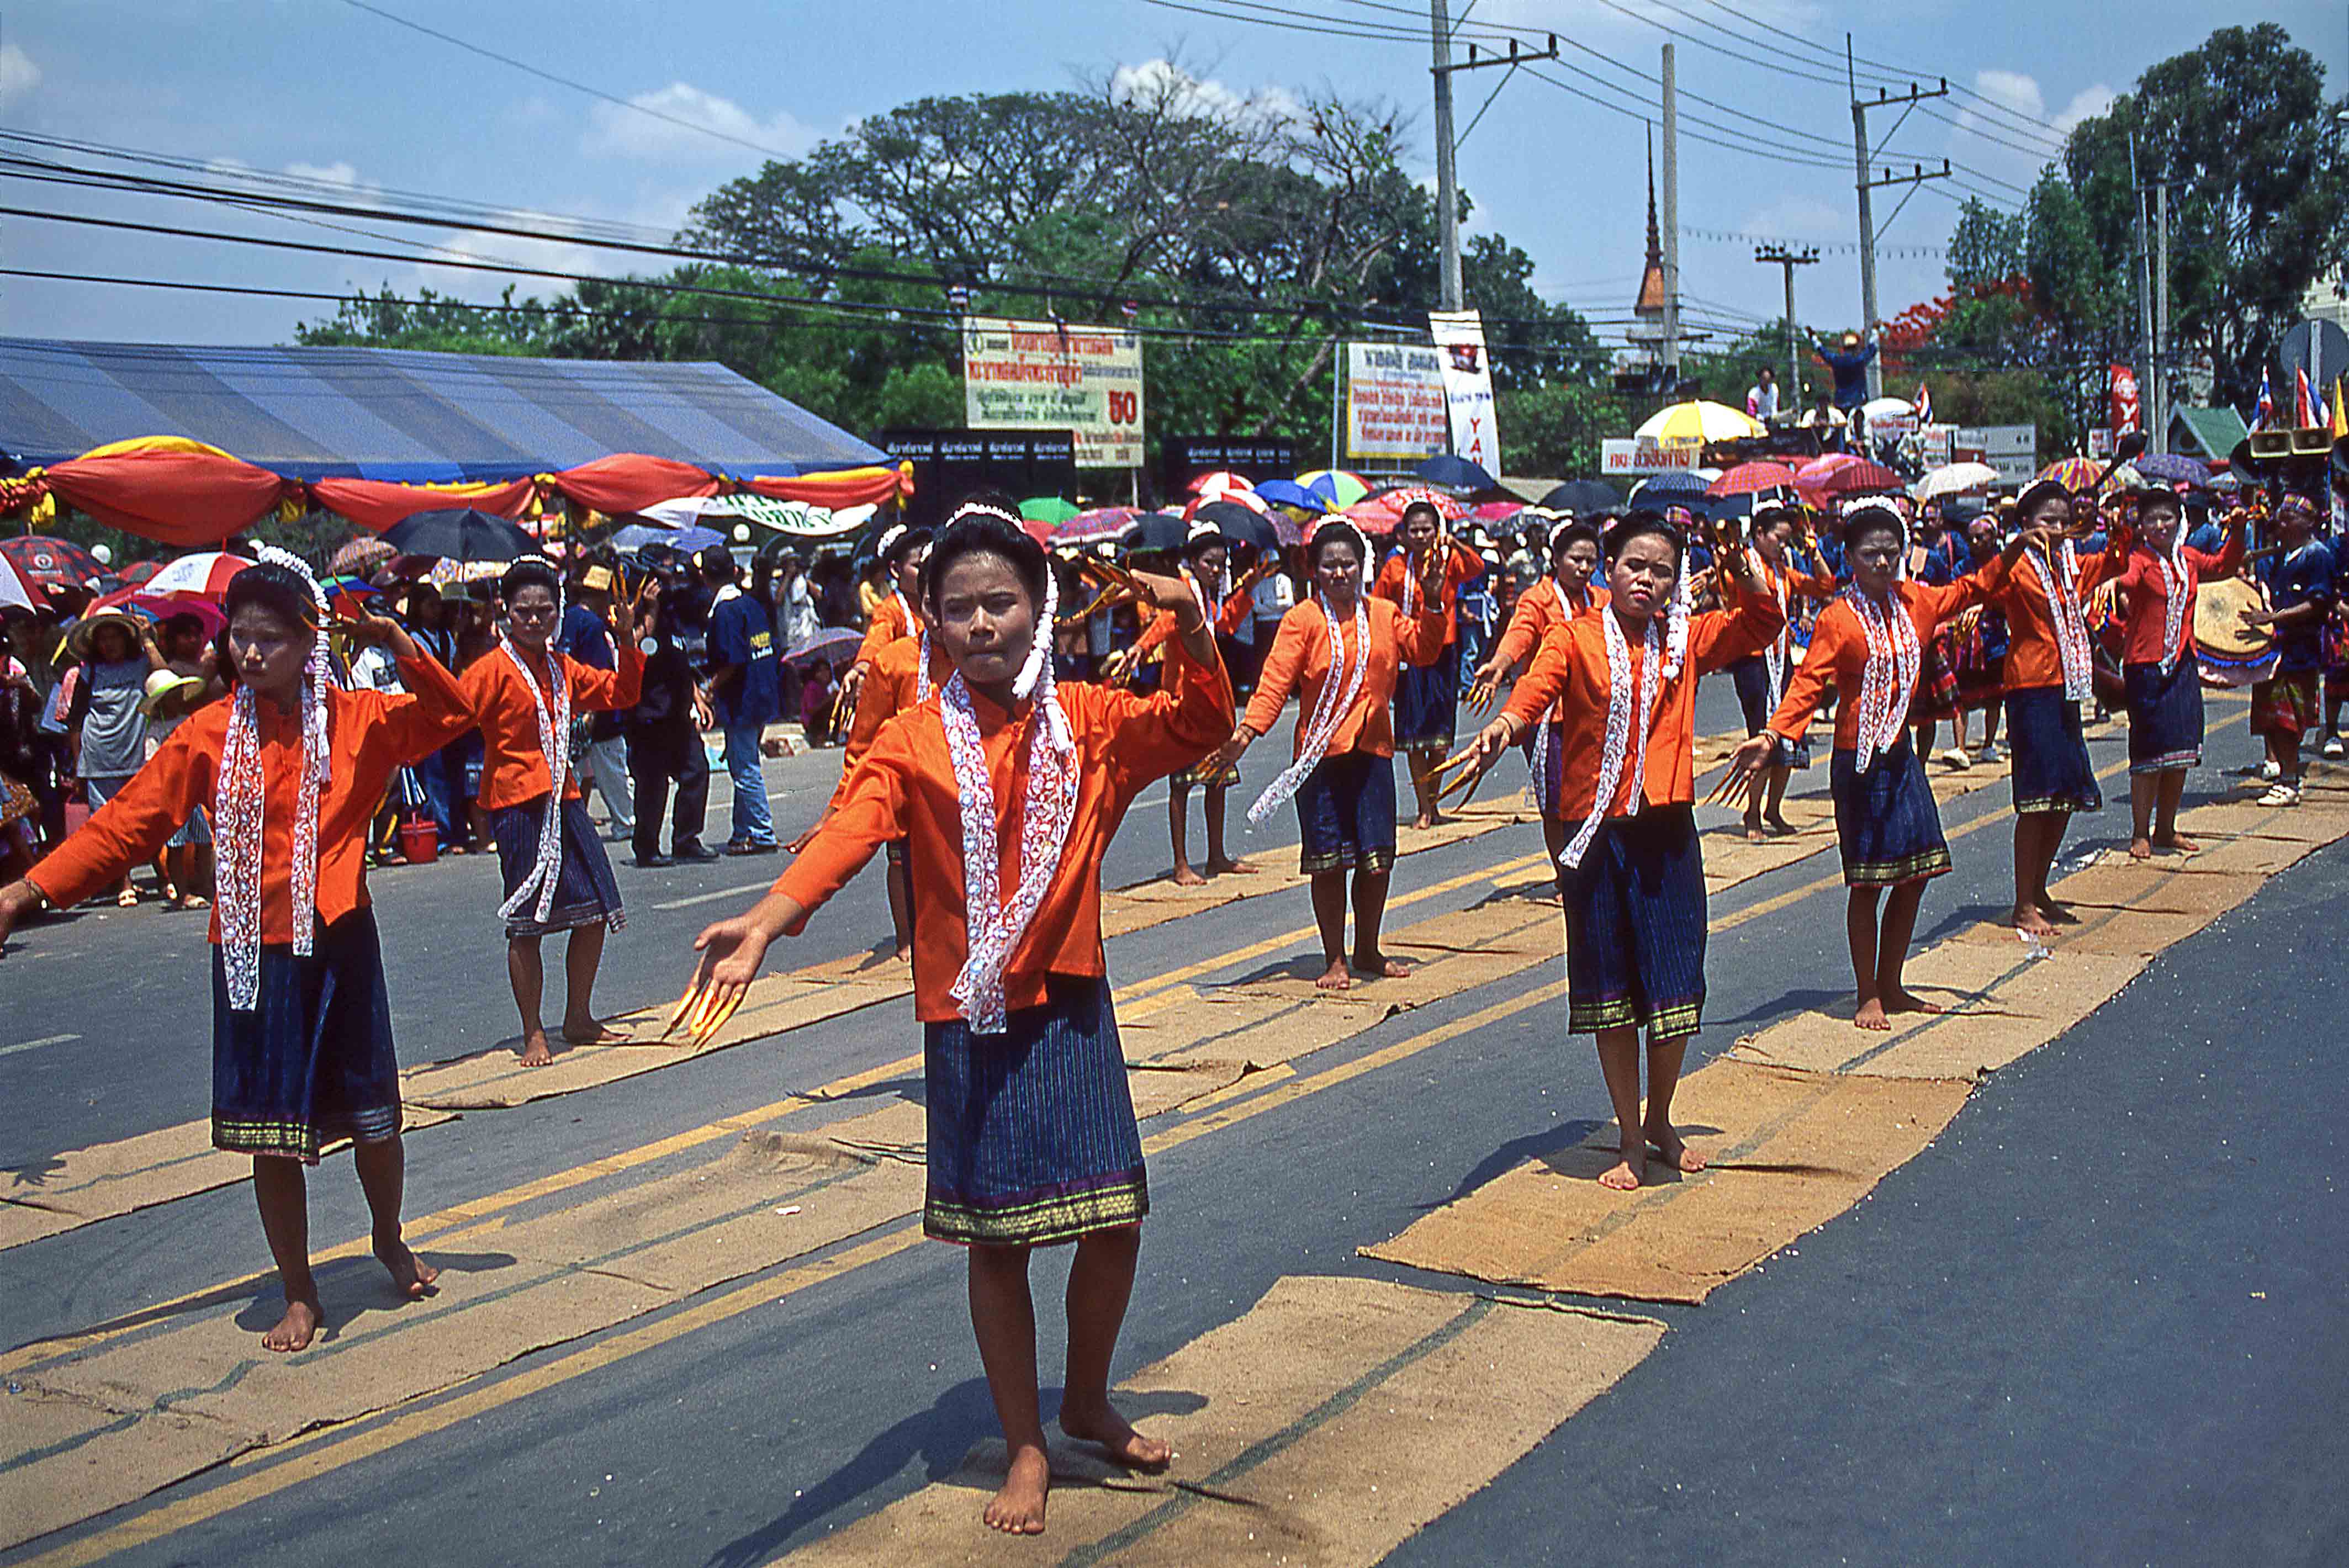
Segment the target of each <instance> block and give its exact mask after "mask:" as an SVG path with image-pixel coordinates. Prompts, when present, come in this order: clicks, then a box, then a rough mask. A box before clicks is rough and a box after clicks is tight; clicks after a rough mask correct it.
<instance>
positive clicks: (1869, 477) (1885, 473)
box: [1795, 454, 1905, 497]
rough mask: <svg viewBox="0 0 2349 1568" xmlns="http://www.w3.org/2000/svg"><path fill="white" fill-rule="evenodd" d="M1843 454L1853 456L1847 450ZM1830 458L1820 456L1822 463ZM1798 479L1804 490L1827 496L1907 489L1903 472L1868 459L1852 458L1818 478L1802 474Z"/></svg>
mask: <svg viewBox="0 0 2349 1568" xmlns="http://www.w3.org/2000/svg"><path fill="white" fill-rule="evenodd" d="M1840 455H1843V456H1846V457H1847V458H1849V454H1840ZM1819 461H1821V462H1825V461H1826V459H1824V458H1822V459H1819ZM1814 466H1815V465H1814ZM1804 471H1805V472H1806V473H1807V472H1808V471H1809V468H1808V467H1806V469H1805V470H1804ZM1795 482H1796V483H1797V485H1799V486H1800V487H1801V488H1802V489H1803V490H1808V491H1811V492H1813V493H1814V494H1816V495H1819V496H1825V497H1834V496H1847V495H1866V494H1868V492H1869V491H1871V490H1900V489H1903V488H1905V487H1904V486H1903V485H1902V484H1901V482H1900V476H1899V474H1896V473H1894V472H1893V471H1892V470H1891V469H1888V468H1886V467H1885V466H1884V465H1883V464H1882V463H1871V462H1869V461H1868V459H1865V458H1849V460H1848V461H1847V462H1844V463H1842V464H1840V465H1838V466H1837V468H1836V469H1835V470H1834V471H1833V472H1831V473H1828V474H1826V475H1823V476H1822V477H1821V478H1819V479H1818V480H1804V479H1803V478H1802V477H1801V476H1799V475H1798V476H1796V480H1795Z"/></svg>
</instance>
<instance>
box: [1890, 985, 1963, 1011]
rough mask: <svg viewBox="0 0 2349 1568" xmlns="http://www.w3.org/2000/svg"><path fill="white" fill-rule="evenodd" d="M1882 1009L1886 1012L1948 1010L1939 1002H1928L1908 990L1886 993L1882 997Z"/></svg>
mask: <svg viewBox="0 0 2349 1568" xmlns="http://www.w3.org/2000/svg"><path fill="white" fill-rule="evenodd" d="M1884 1010H1885V1011H1886V1012H1888V1013H1946V1012H1948V1011H1949V1009H1948V1008H1947V1007H1944V1006H1941V1005H1940V1003H1939V1002H1928V1001H1927V1000H1925V998H1924V997H1922V996H1920V995H1917V993H1915V992H1914V991H1909V990H1899V991H1894V992H1892V993H1890V994H1889V995H1887V996H1886V997H1885V998H1884Z"/></svg>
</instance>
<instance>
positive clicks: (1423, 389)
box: [1346, 343, 1452, 463]
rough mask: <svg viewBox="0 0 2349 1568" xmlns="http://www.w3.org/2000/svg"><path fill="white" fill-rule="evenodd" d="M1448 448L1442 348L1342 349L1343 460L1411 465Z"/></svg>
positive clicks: (1369, 346)
mask: <svg viewBox="0 0 2349 1568" xmlns="http://www.w3.org/2000/svg"><path fill="white" fill-rule="evenodd" d="M1451 449H1452V399H1451V397H1450V396H1449V395H1448V394H1447V393H1446V392H1445V391H1444V354H1443V351H1442V350H1441V349H1435V348H1422V347H1416V346H1411V345H1407V344H1392V343H1350V344H1348V345H1346V456H1347V457H1349V458H1350V459H1355V460H1357V461H1371V462H1404V463H1415V462H1417V461H1419V460H1420V459H1422V458H1432V457H1434V456H1435V455H1436V454H1438V453H1439V452H1446V451H1449V450H1451Z"/></svg>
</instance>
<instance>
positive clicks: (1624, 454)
mask: <svg viewBox="0 0 2349 1568" xmlns="http://www.w3.org/2000/svg"><path fill="white" fill-rule="evenodd" d="M1701 451H1702V448H1700V447H1694V446H1682V447H1660V446H1658V445H1656V443H1655V442H1653V441H1642V440H1639V439H1636V438H1632V437H1629V436H1626V437H1622V438H1613V437H1609V438H1606V439H1603V440H1601V441H1600V442H1599V472H1600V473H1602V474H1605V475H1607V476H1609V478H1617V477H1621V478H1640V477H1644V476H1646V475H1648V474H1662V473H1672V472H1687V471H1689V470H1691V469H1694V468H1695V467H1696V459H1697V456H1698V454H1699V453H1700V452H1701Z"/></svg>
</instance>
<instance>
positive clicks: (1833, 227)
mask: <svg viewBox="0 0 2349 1568" xmlns="http://www.w3.org/2000/svg"><path fill="white" fill-rule="evenodd" d="M1858 221H1859V220H1858V218H1857V214H1856V210H1855V209H1852V208H1848V207H1837V206H1834V205H1831V204H1829V203H1828V202H1826V201H1819V200H1817V199H1816V198H1815V197H1809V196H1789V197H1786V198H1785V199H1784V200H1782V201H1773V202H1772V203H1770V205H1768V206H1767V207H1764V208H1761V209H1759V210H1757V211H1752V212H1748V213H1747V214H1746V215H1745V216H1744V217H1743V218H1741V219H1739V220H1738V222H1737V232H1739V233H1741V234H1761V235H1764V236H1765V237H1767V238H1769V239H1773V240H1814V241H1816V240H1830V239H1834V240H1840V239H1845V238H1847V237H1848V236H1849V234H1850V233H1851V232H1853V227H1852V226H1853V225H1854V224H1855V223H1857V222H1858Z"/></svg>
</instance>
